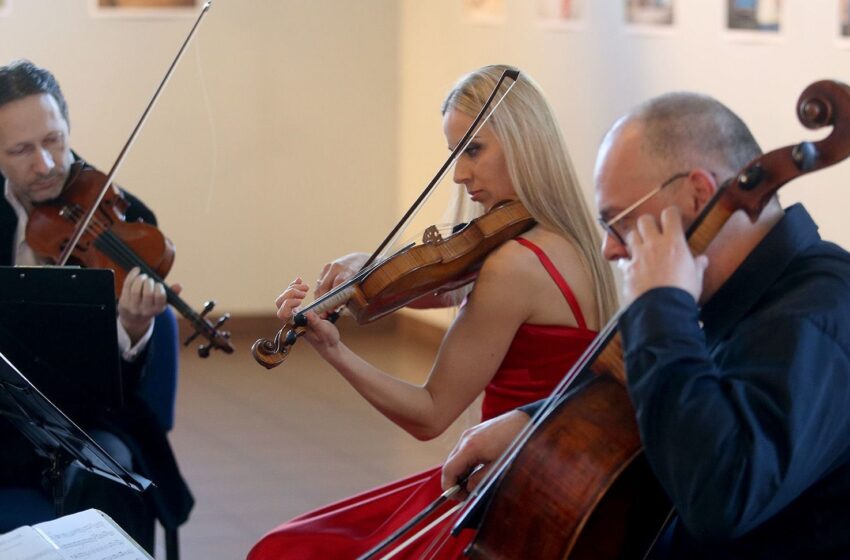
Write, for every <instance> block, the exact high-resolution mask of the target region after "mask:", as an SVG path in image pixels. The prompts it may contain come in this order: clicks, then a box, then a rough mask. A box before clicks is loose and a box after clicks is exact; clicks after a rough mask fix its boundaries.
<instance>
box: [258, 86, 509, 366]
mask: <svg viewBox="0 0 850 560" xmlns="http://www.w3.org/2000/svg"><path fill="white" fill-rule="evenodd" d="M519 75H520V72H519V70H505V71H504V72H502V75H501V76H500V77H499V80H498V81H497V82H496V85H495V86H494V87H493V91H492V92H490V95H489V97H488V98H487V100H486V101H485V103H484V105H483V106H482V107H481V110H480V111H479V112H478V115H477V116H476V117H475V119H474V120H473V121H472V124H470V125H469V127H468V128H467V129H466V132H465V133H464V135H463V136H462V137H461V139H460V141H459V142H458V143H457V145H456V146H455V147H454V149H453V150H452V152H451V153H450V154H449V157H448V158H447V159H446V161H445V163H443V165H442V166H441V167H440V169H439V170H438V171H437V173H436V174H435V175H434V177H433V178H432V179H431V181H430V182H429V183H428V185H427V186H426V187H425V189H424V190H423V191H422V193H421V194H420V195H419V196H418V197H417V198H416V200H415V201H414V202H413V204H412V205H411V206H410V208H408V210H407V212H405V213H404V215H403V216H402V217H401V219H400V220H399V221H398V223H397V224H396V225H395V226H394V227H393V229H392V230H391V231H390V233H389V234H388V235H387V236H386V238H384V240H383V241H382V242H381V243H380V245H378V248H377V249H375V251H374V252H373V253H372V255H371V256H370V257H369V258H368V259H367V260H366V262H365V263H364V264H363V266H362V267H360V270H359V271H358V272H357V274H355V275H354V276H353V277H352V278H350V279H349V280H348V281H346V282H343V283H342V284H340V285H339V286H336V287H334V288H333V289H331V290H330V291H328V292H327V293H326V294H323V295H322V296H321V297H320V298H318V299H316V300H315V301H313V302H312V303H310V304H309V305H307V306H306V307H304V308H302V309H301V310H300V311H299V312H298V313H297V314H296V315H295V316H294V317H293V318H292V319H291V321H287V323H286V324H284V326H283V327H282V328H281V329H280V330H278V331H277V333H275V335H274V337H273V338H272V339H271V340H269V339H267V338H260V339H258V340H256V341H255V342H254V344H253V346H252V347H251V354H252V355H253V356H254V359H255V360H256V361H257V363H259V364H260V365H262V366H263V367H265V368H266V369H271V368H273V367H276V366H278V365H280V364H281V363H283V360H285V359H286V356H287V354H288V353H289V347H290V346H292V345H293V344H295V341H296V340H298V337H300V336H302V335H303V334H304V333H305V332H306V326H307V318H306V316H305V315H304V314H305V313H306V312H307V311H316V312H318V313H321V312H323V311H332V313H331V315H330V317H329V320H331V321H332V322H333V321H335V320H336V319H337V318H338V317H339V314H338V313H337V312H336V311H334V310H336V309H337V308H338V307H339V306H341V305H343V304H344V303H345V302H346V301H348V299H349V298H350V297H351V293H352V290H353V287H354V285H355V284H357V283H358V282H360V281H361V280H362V279H364V278H365V277H366V276H368V275H369V273H370V272H372V270H373V268H374V267H375V266H377V265H378V264H379V263H380V261H379V260H378V259H380V258H381V257H382V256H383V252H384V250H385V249H386V248H387V247H388V246H391V244H393V243H395V240H396V238H397V237H398V236H399V235H400V233H401V232H402V231H404V228H406V227H407V224H408V222H409V221H410V220H411V219H412V218H413V216H415V215H416V213H417V212H418V211H419V209H420V208H421V206H422V204H424V202H425V201H426V200H427V199H428V197H429V196H430V195H431V193H432V192H433V191H434V188H435V187H436V186H437V185H438V184H439V183H440V181H442V179H443V177H444V176H445V174H446V172H447V171H448V170H449V168H450V167H451V166H452V164H453V163H454V162H455V160H456V159H457V158H458V157H459V156H460V154H462V153H463V152H464V150H466V148H467V147H468V146H469V144H470V142H472V140H473V139H474V138H475V136H476V135H477V134H478V132H479V131H480V130H481V128H482V127H483V126H484V125H485V124H487V121H489V120H490V117H491V116H492V115H493V113H494V112H495V111H496V109H498V108H499V106H500V105H501V104H502V101H504V99H505V97H507V95H508V94H509V93H510V91H511V89H513V87H514V85H515V84H516V82H517V80H518V79H519ZM508 79H510V80H511V83H510V85H509V86H508V88H507V90H505V92H504V93H503V94H502V96H501V97H499V100H498V102H497V103H496V104H495V105H494V106H493V108H492V110H490V111H489V112H488V109H490V106H491V105H493V100H494V99H495V98H496V95H497V94H498V92H499V88H500V87H501V86H502V84H503V83H504V82H505V80H508ZM409 247H410V246H409V245H408V246H405V247H402V248H401V249H400V250H399V251H398V252H402V251H404V250H406V249H408V248H409ZM290 326H292V327H294V328H289V327H290ZM284 331H286V332H284Z"/></svg>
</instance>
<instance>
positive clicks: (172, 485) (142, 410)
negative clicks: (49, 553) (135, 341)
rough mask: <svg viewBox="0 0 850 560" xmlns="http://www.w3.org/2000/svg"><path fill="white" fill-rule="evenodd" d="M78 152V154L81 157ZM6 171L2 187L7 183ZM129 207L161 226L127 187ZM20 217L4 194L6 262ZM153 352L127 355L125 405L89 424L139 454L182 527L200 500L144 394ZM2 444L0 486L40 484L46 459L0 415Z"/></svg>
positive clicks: (164, 516) (0, 213)
mask: <svg viewBox="0 0 850 560" xmlns="http://www.w3.org/2000/svg"><path fill="white" fill-rule="evenodd" d="M75 157H76V156H75ZM5 183H6V180H5V178H4V177H3V176H2V175H0V188H3V186H4V185H5ZM121 192H122V194H123V195H124V197H125V198H126V199H127V202H128V203H129V206H128V207H127V211H126V219H127V221H128V222H135V221H137V220H142V221H143V222H145V223H149V224H151V225H156V217H155V216H154V214H153V212H152V211H151V210H150V209H149V208H148V207H147V206H145V205H144V203H142V202H141V201H140V200H139V199H138V198H136V197H135V196H133V195H131V194H130V193H128V192H126V191H124V190H123V189H122V191H121ZM17 222H18V220H17V216H16V215H15V212H14V210H13V209H12V207H11V206H10V205H9V203H8V202H7V201H6V198H5V197H0V265H2V266H8V265H11V264H14V263H13V262H12V258H13V250H14V247H13V243H14V235H15V230H16V228H17ZM147 354H148V353H147V351H145V352H143V353H142V354H141V355H140V356H139V357H138V358H137V359H136V360H135V361H134V362H127V361H125V360H121V375H122V382H123V387H124V403H125V404H124V406H123V407H122V408H121V409H119V410H108V411H102V413H101V414H100V415H99V419H98V420H97V421H95V422H94V423H92V424H90V425H84V426H83V428H84V429H86V428H101V429H107V430H109V431H111V432H113V433H115V434H116V435H118V436H119V437H120V438H121V439H122V441H124V443H125V444H127V446H128V447H129V448H130V450H131V452H132V453H133V461H134V467H135V470H137V471H138V472H139V474H141V475H142V476H145V477H146V478H149V479H151V480H152V481H153V482H154V483H155V484H156V485H157V488H155V489H153V490H151V491H150V492H151V496H152V499H153V502H154V505H155V507H156V513H157V516H158V517H159V518H160V520H161V521H162V523H163V525H164V526H166V527H177V526H178V525H180V524H182V523H183V522H184V521H185V520H186V519H187V518H188V516H189V512H190V511H191V509H192V506H193V504H194V499H193V498H192V495H191V493H190V491H189V488H188V486H187V485H186V483H185V481H184V480H183V477H182V476H181V474H180V471H179V469H178V467H177V462H176V460H175V458H174V454H173V452H172V450H171V446H170V444H169V443H168V439H167V438H166V436H165V434H164V433H162V432H161V431H160V430H159V429H158V427H157V424H156V420H155V418H154V416H153V413H152V412H151V411H150V408H149V407H148V405H147V404H146V403H145V402H144V401H143V400H142V399H141V398H140V397H139V395H138V393H137V392H136V389H137V387H138V381H139V379H140V378H141V377H142V376H143V375H144V371H145V368H146V367H147V362H148V360H147V358H148V355H147ZM0 448H2V449H3V450H4V453H3V455H5V456H6V457H4V459H3V460H0V485H7V486H12V485H14V486H36V485H40V484H41V473H42V471H43V470H44V468H45V466H46V462H45V461H44V460H43V459H41V458H39V457H38V456H37V455H36V454H35V452H34V451H33V450H32V448H31V446H30V444H29V442H28V441H27V440H26V439H24V438H23V436H21V435H20V434H18V432H17V431H16V430H14V428H13V427H12V426H11V424H8V423H7V422H5V421H2V420H0Z"/></svg>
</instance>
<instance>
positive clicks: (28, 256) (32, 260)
mask: <svg viewBox="0 0 850 560" xmlns="http://www.w3.org/2000/svg"><path fill="white" fill-rule="evenodd" d="M3 193H4V195H5V196H6V200H7V201H8V202H9V205H10V206H11V207H12V209H13V210H14V211H15V214H16V215H17V216H18V227H17V229H16V230H15V237H14V239H13V240H12V243H13V247H14V249H15V251H14V253H13V261H12V264H13V265H14V266H43V265H46V264H49V263H47V262H46V261H45V260H44V259H40V258H38V256H36V254H35V253H34V252H33V250H32V248H31V247H30V246H29V245H28V244H27V238H26V231H27V222H28V221H29V216H28V215H27V211H26V209H25V208H24V207H23V205H21V203H20V202H19V201H18V199H17V197H15V195H14V193H12V189H11V187H9V183H8V182H7V181H5V180H4V181H3ZM116 323H117V324H118V350H119V351H120V352H121V357H122V358H124V359H125V360H127V361H128V362H132V361H133V360H135V359H136V357H138V355H139V353H140V352H141V351H142V350H144V349H145V346H147V344H148V341H149V340H150V338H151V335H152V334H153V321H151V324H150V326H149V327H148V330H147V331H146V332H145V334H143V335H142V337H141V338H140V339H139V341H138V342H136V344H135V345H134V344H133V343H132V341H131V340H130V335H128V334H127V331H126V330H125V329H124V326H123V325H122V324H121V321H120V320H119V319H118V318H117V317H116Z"/></svg>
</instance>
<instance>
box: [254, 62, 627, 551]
mask: <svg viewBox="0 0 850 560" xmlns="http://www.w3.org/2000/svg"><path fill="white" fill-rule="evenodd" d="M506 68H507V67H503V66H488V67H484V68H481V69H479V70H477V71H475V72H472V73H470V74H468V75H466V76H464V77H463V78H462V79H461V80H460V81H459V82H458V84H457V85H456V86H455V87H454V88H453V89H452V90H451V91H450V92H449V94H448V96H447V97H446V100H445V102H444V103H443V107H442V114H443V132H444V134H445V137H446V141H447V143H448V147H449V149H454V148H455V146H456V145H457V143H458V142H459V141H460V139H461V137H462V136H463V134H464V133H465V131H466V130H467V128H468V127H469V125H470V124H471V123H472V121H473V119H474V117H475V115H476V114H477V113H478V111H480V109H481V107H482V106H483V104H484V102H485V100H486V98H487V96H488V94H489V93H490V91H491V90H492V89H493V88H494V87H495V85H496V82H497V81H498V79H499V77H500V76H501V75H502V72H503V71H504V70H505V69H506ZM454 181H455V182H456V183H457V184H458V185H459V186H461V187H462V189H459V193H458V200H457V201H456V208H457V215H458V217H459V218H465V219H466V220H469V219H471V218H473V217H475V216H478V215H481V214H483V213H484V212H487V211H489V210H490V209H492V208H493V206H494V205H495V204H496V203H498V202H500V201H504V200H519V201H521V202H522V203H523V205H524V206H525V207H526V209H527V210H528V211H529V213H530V214H531V215H532V216H533V217H534V219H535V220H536V222H537V223H536V225H535V226H533V227H532V228H531V229H530V230H528V231H527V232H526V233H524V234H523V235H522V236H521V237H518V238H516V239H514V240H512V241H508V242H506V243H504V244H503V245H501V246H500V247H499V248H497V249H496V250H494V251H493V252H491V253H490V254H489V255H488V256H487V258H486V260H485V262H484V264H483V265H482V267H481V270H480V272H479V275H478V277H477V279H476V281H475V283H474V285H473V288H472V290H471V292H469V295H468V297H467V298H466V299H465V302H464V303H463V304H462V305H461V306H460V309H459V311H458V314H457V317H456V318H455V320H454V321H453V322H452V324H451V326H450V327H449V329H448V331H447V332H446V335H445V337H444V338H443V341H442V344H441V346H440V349H439V351H438V353H437V356H436V359H435V361H434V365H433V366H432V368H431V371H430V372H429V374H428V377H427V379H426V381H425V383H424V384H421V385H417V384H413V383H408V382H406V381H402V380H400V379H398V378H396V377H394V376H392V375H391V374H389V373H386V372H384V371H381V370H380V369H378V368H376V367H375V366H373V365H372V364H370V363H369V362H367V361H366V360H364V359H363V358H361V357H360V356H358V355H357V354H356V353H355V352H354V351H352V350H351V349H350V348H348V347H347V346H346V345H345V344H344V343H343V342H342V340H341V339H340V334H339V331H338V330H337V328H336V327H335V326H334V325H333V324H332V323H331V322H329V321H326V320H323V319H322V318H320V317H319V316H317V315H316V314H314V313H312V312H308V313H307V314H306V316H307V319H308V325H307V332H306V333H305V336H304V338H306V339H307V341H308V342H310V344H311V345H312V346H313V347H314V348H315V349H316V351H317V352H318V353H319V355H321V356H322V358H324V359H325V360H326V361H327V362H328V363H329V364H331V365H332V366H333V367H334V368H335V369H336V370H337V371H339V372H340V374H341V375H342V376H343V377H344V378H345V379H346V380H347V381H348V382H349V383H350V384H351V385H352V386H353V387H354V389H355V390H357V392H358V393H360V394H361V395H362V396H363V397H364V398H365V399H366V400H368V401H369V402H370V403H371V404H372V405H373V406H374V407H375V408H376V409H378V410H379V411H380V412H381V413H382V414H384V415H385V416H386V417H387V418H389V419H390V420H392V421H393V422H395V423H396V424H397V425H399V426H400V427H402V428H403V429H405V430H406V431H407V432H409V433H410V434H411V435H413V436H414V437H416V438H417V439H421V440H427V439H431V438H434V437H436V436H438V435H440V434H441V433H442V432H443V431H444V430H446V428H448V426H449V425H450V424H451V423H452V422H453V421H454V420H455V419H456V418H457V417H458V416H459V415H460V414H461V413H462V412H463V411H464V410H465V409H466V408H467V407H468V406H469V405H470V404H471V403H472V402H473V401H474V400H475V399H476V397H478V395H479V394H481V393H482V392H483V393H484V400H483V404H482V419H488V418H492V417H494V416H496V415H499V414H501V413H503V412H506V411H509V410H512V409H514V408H516V407H518V406H521V405H524V404H527V403H529V402H532V401H534V400H536V399H539V398H543V397H545V396H547V395H548V394H549V393H550V392H551V390H552V389H553V388H554V387H555V385H556V384H557V383H558V381H560V379H561V378H562V377H563V375H564V373H565V372H566V371H567V370H568V369H569V368H570V366H571V365H572V363H573V362H574V361H575V360H576V359H578V357H579V356H580V355H581V353H582V352H583V351H584V349H585V348H586V346H587V345H588V344H589V343H590V341H591V340H593V338H594V336H595V334H596V330H597V329H598V328H599V326H600V325H601V324H604V322H605V321H607V319H608V318H609V317H610V316H611V314H612V313H613V312H614V310H615V306H616V296H615V287H614V281H613V276H612V274H611V271H610V268H609V267H608V265H607V264H606V263H605V262H604V261H603V259H602V257H601V255H600V254H599V250H598V248H599V246H600V244H601V240H600V236H599V234H598V233H597V230H596V227H595V224H594V221H593V219H592V218H591V216H590V213H589V211H588V209H587V208H586V206H585V204H584V197H583V195H582V192H581V190H580V188H579V186H578V184H577V182H576V180H575V174H574V172H573V170H572V166H571V164H570V162H569V159H568V157H567V154H566V149H565V145H564V141H563V138H562V137H561V134H560V131H559V129H558V126H557V124H556V121H555V118H554V115H553V113H552V110H551V108H550V107H549V104H548V103H547V102H546V100H545V98H544V97H543V95H542V93H541V91H540V89H539V88H538V87H537V86H536V84H535V83H534V82H533V81H532V80H531V79H529V78H528V77H526V76H525V75H520V77H519V80H518V81H517V83H516V84H515V86H514V87H513V88H512V89H511V91H510V92H509V93H508V94H507V96H506V97H505V98H504V101H503V102H502V104H501V105H500V106H499V108H498V110H496V111H494V112H493V115H492V117H491V118H490V120H489V121H488V122H487V124H485V125H484V126H483V127H482V128H481V130H480V131H479V133H478V135H477V136H476V137H475V138H474V139H473V140H472V142H470V143H469V145H468V147H467V148H466V150H465V151H464V152H463V154H461V155H460V157H459V158H458V160H457V162H456V165H455V170H454ZM365 258H366V257H365V255H359V254H353V255H348V256H346V257H343V258H341V259H339V260H338V261H336V262H334V263H332V264H330V265H326V266H325V269H324V270H323V271H322V276H321V278H320V280H319V285H318V288H317V290H316V291H317V294H318V295H321V294H322V293H324V292H326V291H327V290H328V289H330V288H332V287H333V286H335V285H337V284H339V283H341V282H342V281H344V280H345V279H347V278H349V277H351V276H352V275H353V273H354V272H356V271H357V270H358V269H359V267H360V265H362V264H363V262H364V261H365ZM308 292H309V288H308V286H307V284H305V283H304V282H303V281H302V280H301V279H300V278H297V279H296V280H295V281H293V282H292V283H291V284H290V285H289V286H288V287H287V288H286V290H285V291H284V292H283V293H282V294H281V295H280V296H279V297H278V298H277V301H276V305H277V307H278V317H280V318H281V319H283V320H288V319H289V318H290V317H291V315H292V313H293V311H294V310H296V309H297V308H298V307H299V306H300V305H301V304H302V302H303V301H304V298H305V297H307V295H308ZM452 304H453V302H452V294H451V293H447V294H442V295H440V296H428V297H424V298H420V299H419V300H417V301H416V302H415V307H445V306H449V305H452ZM441 492H442V491H441V488H440V470H439V468H436V469H432V470H429V471H426V472H424V473H420V474H418V475H415V476H413V477H409V478H407V479H404V480H402V481H398V482H395V483H393V484H391V485H388V486H385V487H381V488H377V489H374V490H371V491H369V492H366V493H364V494H361V495H360V496H355V497H354V498H350V499H348V500H345V501H343V502H340V503H338V504H335V505H332V506H329V507H327V508H324V509H322V510H319V511H317V512H314V513H310V514H306V515H304V516H301V517H299V518H296V519H295V520H293V521H290V522H289V523H286V524H284V525H282V526H281V527H279V528H278V529H276V530H274V531H272V532H271V533H269V534H268V535H266V537H264V538H263V539H262V540H261V541H260V542H259V543H258V544H257V545H256V546H255V547H254V549H253V550H252V551H251V553H250V555H249V559H250V560H265V559H273V558H328V557H333V558H349V557H351V558H355V557H357V556H358V555H360V554H362V553H364V552H365V551H367V550H369V549H370V548H371V547H372V546H374V545H375V544H377V543H379V542H380V541H382V540H383V539H384V538H385V537H386V536H388V535H389V534H391V533H392V532H393V530H395V529H396V528H398V527H399V526H401V525H402V524H404V522H406V521H407V520H408V519H409V518H411V517H412V516H413V515H415V514H416V513H418V512H419V511H420V510H421V509H423V508H424V507H425V506H427V505H428V504H429V503H430V502H431V501H433V500H434V499H435V498H436V497H437V496H439V495H440V494H441ZM401 504H403V505H401ZM439 529H440V528H439V527H436V528H434V529H433V530H432V531H433V532H434V534H436V532H437V531H439ZM422 541H423V542H422V543H421V545H416V544H414V545H413V546H412V547H410V548H409V549H407V550H406V551H405V553H404V554H405V555H406V556H403V557H406V558H415V557H417V556H418V555H419V554H421V553H422V552H423V551H424V550H425V548H426V547H427V546H428V539H427V538H426V539H422ZM462 541H463V539H455V540H453V542H452V544H451V546H450V547H447V548H445V549H443V550H441V551H440V554H439V555H438V556H437V557H439V558H451V557H456V556H457V555H459V553H460V551H461V550H462V547H463V544H464V543H463V542H462Z"/></svg>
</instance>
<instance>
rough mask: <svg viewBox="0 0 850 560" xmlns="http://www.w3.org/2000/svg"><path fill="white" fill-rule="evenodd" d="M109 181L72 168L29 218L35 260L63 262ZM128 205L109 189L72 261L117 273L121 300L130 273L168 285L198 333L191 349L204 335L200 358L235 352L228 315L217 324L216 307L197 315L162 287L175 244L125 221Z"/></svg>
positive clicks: (83, 167)
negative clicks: (61, 185)
mask: <svg viewBox="0 0 850 560" xmlns="http://www.w3.org/2000/svg"><path fill="white" fill-rule="evenodd" d="M105 179H106V176H105V175H104V174H103V173H101V172H99V171H97V170H96V169H94V168H93V167H91V166H90V165H88V164H87V163H85V161H83V160H77V161H76V162H75V163H74V164H73V165H72V167H71V170H70V173H69V176H68V181H67V182H66V184H65V187H64V189H63V191H62V194H61V196H60V197H59V198H57V199H55V200H51V201H50V202H47V203H43V204H39V205H37V206H36V207H35V208H34V209H33V212H32V214H31V215H30V218H29V221H28V223H27V229H26V239H27V244H29V246H30V247H31V248H32V250H33V251H34V252H35V253H36V255H38V256H39V257H41V258H43V259H47V260H49V261H51V262H59V260H60V255H61V254H62V252H63V251H64V250H65V248H66V246H67V244H68V242H69V240H70V238H71V236H72V234H73V233H74V230H75V228H76V227H77V224H78V223H79V221H80V220H81V219H82V217H83V216H84V215H85V213H86V211H87V210H88V209H89V208H91V206H92V205H93V204H94V203H95V201H96V199H97V196H98V195H99V194H100V189H101V187H102V186H103V184H104V181H105ZM128 205H129V203H128V201H127V200H126V199H125V198H124V196H123V195H122V193H121V191H120V190H118V189H117V188H116V187H115V186H114V185H109V188H108V191H107V193H106V195H105V196H103V198H102V200H101V202H100V205H99V206H98V209H97V212H96V213H95V215H94V217H93V218H92V220H91V221H90V223H89V224H88V227H87V228H86V229H85V231H84V233H83V235H82V236H81V238H80V241H79V242H78V243H77V244H76V246H75V247H74V250H73V251H72V253H71V259H70V262H72V263H74V264H79V265H80V266H83V267H86V268H108V269H111V270H112V271H114V272H115V291H116V296H117V295H118V294H120V293H121V289H122V286H123V285H124V279H125V278H126V276H127V273H128V272H129V271H130V270H131V269H133V268H134V267H139V268H140V269H141V271H142V272H143V273H145V274H147V275H148V276H149V277H150V278H153V279H154V280H155V281H156V282H159V283H162V284H163V286H165V292H166V298H167V300H168V303H169V304H171V305H172V306H173V307H174V308H175V309H176V310H177V311H178V312H179V313H180V314H181V315H183V316H184V317H185V318H186V319H188V320H189V321H190V323H191V324H192V327H193V328H194V330H195V332H194V333H193V334H192V335H191V336H190V337H189V338H187V340H186V341H185V344H186V345H188V344H189V343H190V342H191V341H192V340H194V339H195V338H197V337H198V336H203V337H204V338H206V339H207V340H208V343H207V344H204V345H202V346H200V348H199V349H198V353H199V355H200V356H201V357H207V356H208V355H209V353H210V350H211V349H213V348H216V349H220V350H223V351H225V352H227V353H231V352H233V346H232V345H231V344H230V340H229V337H230V334H229V333H228V332H227V331H222V330H219V327H220V326H221V325H222V324H223V323H224V322H225V321H226V320H227V319H228V317H229V315H228V314H225V315H223V316H222V317H221V318H220V319H219V320H218V321H217V322H216V323H215V324H213V323H211V322H210V321H209V320H207V319H206V315H207V313H209V312H210V311H211V310H212V309H213V306H214V305H215V304H214V303H213V302H208V303H207V304H206V305H205V306H204V310H203V311H202V312H201V313H196V312H195V311H194V310H193V309H192V308H191V307H190V306H189V305H188V304H187V303H186V302H185V301H183V300H182V299H181V298H180V296H179V295H177V293H175V292H174V290H172V289H171V288H169V287H168V286H167V285H166V284H165V283H164V282H163V279H164V278H165V276H167V275H168V272H169V271H170V270H171V266H172V264H173V263H174V245H173V244H172V243H171V241H170V240H169V239H168V238H166V237H165V236H164V235H163V234H162V232H161V231H160V230H159V229H157V228H156V227H155V226H153V225H150V224H147V223H144V222H142V221H136V222H127V221H125V212H126V210H127V208H128Z"/></svg>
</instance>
